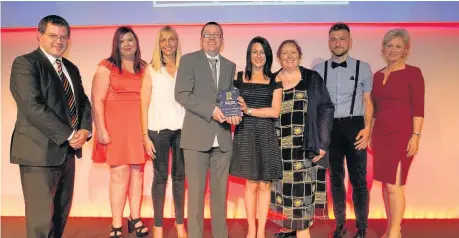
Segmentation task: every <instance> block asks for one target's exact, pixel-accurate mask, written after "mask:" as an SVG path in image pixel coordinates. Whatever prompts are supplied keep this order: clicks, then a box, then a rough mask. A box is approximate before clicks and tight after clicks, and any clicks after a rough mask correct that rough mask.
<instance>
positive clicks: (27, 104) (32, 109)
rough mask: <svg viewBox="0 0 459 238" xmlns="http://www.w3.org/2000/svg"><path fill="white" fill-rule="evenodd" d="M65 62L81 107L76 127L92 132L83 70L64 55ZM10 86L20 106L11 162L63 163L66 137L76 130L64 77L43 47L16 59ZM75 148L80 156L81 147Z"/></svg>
mask: <svg viewBox="0 0 459 238" xmlns="http://www.w3.org/2000/svg"><path fill="white" fill-rule="evenodd" d="M62 62H63V64H64V65H65V68H66V69H67V71H68V73H69V75H70V78H71V79H72V80H71V81H72V84H73V89H74V95H75V105H76V107H77V110H78V125H77V129H86V130H88V131H89V132H92V117H91V104H90V102H89V99H88V97H87V96H86V94H85V92H84V88H83V84H82V81H81V75H80V72H79V70H78V68H77V67H76V66H75V65H74V64H72V63H71V62H70V61H68V60H67V59H65V58H62ZM10 90H11V94H12V95H13V98H14V100H15V101H16V104H17V108H18V112H17V113H18V114H17V120H16V125H15V127H14V132H13V135H12V138H11V148H10V156H11V158H10V161H11V163H13V164H19V165H27V166H58V165H61V164H62V163H63V162H64V160H65V158H66V156H67V153H68V152H69V147H70V145H69V143H68V142H67V139H68V137H69V136H70V135H71V134H72V130H73V129H72V127H71V126H70V117H69V115H68V111H69V110H70V109H69V107H68V105H67V100H66V98H65V92H64V87H62V83H61V80H60V78H59V76H58V74H57V72H56V70H55V69H54V67H53V65H52V64H51V62H49V60H48V58H46V56H45V54H44V53H43V52H42V51H41V49H40V48H38V49H37V50H35V51H33V52H32V53H29V54H26V55H22V56H19V57H17V58H16V59H15V60H14V62H13V66H12V69H11V79H10ZM88 139H89V138H88ZM72 150H73V149H72ZM74 152H75V154H76V155H77V157H78V158H81V153H82V152H81V149H79V150H76V151H74Z"/></svg>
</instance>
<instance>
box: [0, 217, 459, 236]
mask: <svg viewBox="0 0 459 238" xmlns="http://www.w3.org/2000/svg"><path fill="white" fill-rule="evenodd" d="M145 223H146V224H147V225H148V226H149V227H151V226H152V224H153V220H152V219H145ZM164 225H165V236H164V238H176V237H177V234H176V232H175V229H174V220H173V219H166V220H165V224H164ZM109 227H110V219H109V218H70V220H69V222H68V225H67V228H66V232H65V233H64V238H107V237H108V234H109V233H108V232H109ZM333 227H334V220H329V221H323V222H317V223H315V225H314V226H313V227H312V228H311V233H312V237H313V238H326V237H327V234H328V232H329V231H330V230H332V229H333ZM354 227H355V221H354V220H351V221H349V223H348V228H349V230H350V233H351V234H352V235H353V234H354V232H355V228H354ZM228 229H229V232H230V237H231V238H245V231H246V229H247V222H246V220H228ZM266 229H267V237H268V238H270V237H274V235H273V233H274V232H276V231H277V230H278V229H279V226H277V225H276V224H273V223H271V222H268V224H267V227H266ZM384 229H385V220H370V221H369V229H368V230H367V237H368V238H379V237H381V235H382V233H383V232H384ZM123 232H124V237H125V238H135V235H134V234H131V235H128V234H127V227H126V225H124V230H123ZM402 234H403V238H459V219H454V220H405V221H404V222H403V228H402ZM1 237H2V238H23V237H24V238H25V237H26V233H25V219H24V218H23V217H2V218H1ZM148 237H152V235H151V234H150V235H149V236H148ZM211 237H212V235H211V231H210V220H206V223H205V235H204V238H211ZM352 237H353V236H350V235H349V236H348V238H352Z"/></svg>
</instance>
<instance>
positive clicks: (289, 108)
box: [270, 81, 328, 230]
mask: <svg viewBox="0 0 459 238" xmlns="http://www.w3.org/2000/svg"><path fill="white" fill-rule="evenodd" d="M307 107H308V94H307V91H306V89H305V88H304V83H303V81H300V82H299V83H298V85H297V86H296V87H294V88H292V89H289V90H284V92H283V100H282V110H281V115H280V118H279V120H278V121H277V125H276V133H277V136H278V138H279V143H280V147H281V151H282V168H283V178H282V180H279V181H275V182H274V183H273V186H272V188H271V207H270V209H271V213H272V214H273V215H272V216H270V217H271V220H272V221H273V222H275V223H277V224H279V225H281V226H282V227H285V228H288V229H293V230H303V229H306V228H308V227H310V226H311V225H312V224H313V222H314V221H315V220H324V219H328V211H327V196H326V183H325V177H326V170H325V169H324V168H323V167H320V166H318V165H315V164H312V163H311V160H310V159H306V158H305V157H304V153H303V151H302V150H301V147H302V145H303V130H304V128H305V123H306V115H307Z"/></svg>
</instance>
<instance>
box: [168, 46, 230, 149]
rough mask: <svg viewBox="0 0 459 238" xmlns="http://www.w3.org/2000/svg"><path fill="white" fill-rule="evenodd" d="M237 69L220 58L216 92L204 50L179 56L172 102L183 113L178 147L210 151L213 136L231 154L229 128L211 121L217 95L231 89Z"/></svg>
mask: <svg viewBox="0 0 459 238" xmlns="http://www.w3.org/2000/svg"><path fill="white" fill-rule="evenodd" d="M235 70H236V65H235V64H234V63H233V62H231V61H229V60H227V59H226V58H224V57H222V56H221V55H220V77H219V83H218V89H217V88H215V86H214V80H213V77H212V71H211V69H210V65H209V61H208V59H207V56H206V53H205V52H204V51H203V50H200V51H196V52H193V53H189V54H186V55H184V56H182V58H181V60H180V66H179V68H178V72H177V79H176V84H175V99H176V100H177V102H179V103H180V104H182V105H183V106H184V108H185V109H186V112H185V119H184V122H183V127H182V137H181V141H180V147H181V148H183V149H189V150H195V151H208V150H210V149H211V148H212V145H213V143H214V139H215V134H216V135H217V140H218V144H219V146H220V149H221V150H222V151H225V152H226V151H231V150H232V149H233V142H232V138H231V131H230V130H231V126H230V125H229V124H227V123H226V122H225V123H218V122H217V121H215V120H214V119H213V118H212V113H213V111H214V108H215V106H217V93H218V91H219V90H222V89H229V88H232V87H233V79H234V73H235Z"/></svg>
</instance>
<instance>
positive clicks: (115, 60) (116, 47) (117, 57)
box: [107, 26, 146, 73]
mask: <svg viewBox="0 0 459 238" xmlns="http://www.w3.org/2000/svg"><path fill="white" fill-rule="evenodd" d="M129 32H130V33H132V35H133V36H134V38H135V42H136V46H137V47H136V48H137V49H136V51H135V55H134V72H135V73H138V72H140V71H141V69H142V68H144V67H145V66H146V62H145V61H144V60H142V58H141V56H140V44H139V38H138V37H137V35H136V34H135V32H134V30H132V28H131V27H129V26H120V27H118V29H116V31H115V35H114V36H113V42H112V54H111V55H110V57H109V58H108V59H107V60H108V61H109V62H110V63H112V64H114V65H115V66H116V67H118V69H119V71H120V73H121V72H122V71H123V70H122V68H123V65H122V62H121V52H120V45H121V44H120V41H121V37H123V35H124V34H127V33H129Z"/></svg>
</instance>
